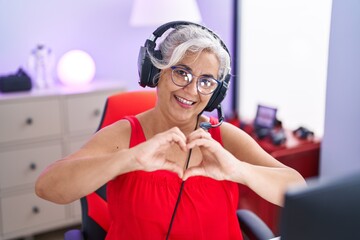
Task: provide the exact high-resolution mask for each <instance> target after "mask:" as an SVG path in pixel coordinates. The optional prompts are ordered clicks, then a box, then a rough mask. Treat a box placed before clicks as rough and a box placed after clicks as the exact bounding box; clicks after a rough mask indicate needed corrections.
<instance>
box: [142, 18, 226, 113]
mask: <svg viewBox="0 0 360 240" xmlns="http://www.w3.org/2000/svg"><path fill="white" fill-rule="evenodd" d="M180 25H194V26H198V27H200V28H202V29H204V30H207V31H208V32H209V33H211V34H212V36H213V37H214V38H215V39H217V40H219V42H220V44H221V46H222V47H223V49H225V51H226V52H227V53H228V54H229V56H230V53H229V50H228V48H227V47H226V45H225V43H224V42H223V41H222V40H221V38H220V37H219V36H218V35H216V34H215V33H214V32H213V31H211V30H210V29H208V28H206V27H204V26H202V25H199V24H197V23H193V22H188V21H173V22H168V23H165V24H163V25H161V26H159V27H158V28H157V29H156V30H155V31H154V32H153V34H152V37H153V39H151V38H149V39H147V40H146V41H145V44H144V46H142V47H140V52H139V57H138V72H139V77H140V79H139V84H140V86H142V87H152V88H153V87H156V86H157V83H158V74H159V73H160V69H158V68H157V67H155V66H154V65H153V63H152V62H151V57H150V56H149V53H150V54H151V55H152V56H154V57H156V58H157V59H162V55H161V52H160V51H159V50H155V47H156V40H157V39H158V38H159V37H161V36H162V35H163V34H164V33H165V32H166V31H167V30H169V29H170V28H176V27H177V26H180ZM230 78H231V75H230V74H229V73H228V74H226V76H225V78H224V80H223V81H221V82H220V84H219V86H218V87H217V89H216V90H215V91H214V93H213V95H212V96H211V98H210V100H209V103H208V105H207V106H206V107H205V109H204V111H209V112H211V111H213V110H214V109H215V108H216V107H217V106H218V105H219V104H220V103H221V102H222V100H223V99H224V98H225V96H226V92H227V89H228V85H229V81H230Z"/></svg>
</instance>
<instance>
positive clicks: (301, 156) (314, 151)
mask: <svg viewBox="0 0 360 240" xmlns="http://www.w3.org/2000/svg"><path fill="white" fill-rule="evenodd" d="M243 130H244V131H245V132H247V133H248V134H249V135H250V136H252V137H253V138H254V139H255V140H256V141H257V143H258V144H259V145H260V146H261V147H262V148H263V149H264V150H265V151H267V152H268V153H269V154H271V155H272V156H273V157H274V158H276V159H277V160H278V161H280V162H281V163H283V164H285V165H287V166H289V167H291V168H294V169H296V170H297V171H298V172H299V173H300V174H301V175H302V176H303V177H304V178H305V179H306V178H311V177H317V176H318V175H319V159H320V141H319V140H317V139H312V140H302V139H299V138H297V137H296V136H294V135H293V133H292V132H291V131H286V138H287V140H286V142H285V143H284V144H282V145H274V144H273V143H272V142H271V139H269V138H264V139H258V138H257V137H256V135H255V134H254V133H253V128H252V126H251V125H246V126H243ZM239 191H240V200H239V208H242V209H249V210H251V211H253V212H254V213H255V214H257V215H258V216H259V217H260V218H261V219H262V220H263V221H264V222H265V223H266V224H267V225H268V226H269V227H270V229H271V230H272V231H273V232H274V233H275V235H278V234H279V230H280V229H279V228H278V226H279V225H278V223H279V217H280V211H281V207H279V206H276V205H274V204H272V203H270V202H268V201H266V200H264V199H262V198H261V197H260V196H258V195H257V194H256V193H255V192H253V191H252V190H251V189H250V188H248V187H246V186H244V185H240V184H239Z"/></svg>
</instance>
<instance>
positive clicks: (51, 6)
mask: <svg viewBox="0 0 360 240" xmlns="http://www.w3.org/2000/svg"><path fill="white" fill-rule="evenodd" d="M198 4H199V8H200V11H201V14H202V18H203V24H204V25H206V26H207V27H209V28H211V29H212V30H214V31H215V32H217V33H218V34H219V35H220V36H221V37H222V39H223V40H224V42H225V43H226V44H227V45H228V47H229V48H230V51H231V40H232V25H231V21H232V16H231V13H232V10H231V7H232V0H225V1H217V0H198ZM131 7H132V0H121V1H118V0H104V1H98V0H76V1H72V0H54V1H47V0H31V1H28V0H0V33H1V37H0V75H4V74H9V73H13V72H15V71H16V70H17V69H18V68H19V67H23V68H26V65H27V64H26V63H27V59H28V56H29V54H30V51H31V49H33V48H34V47H35V46H36V44H38V43H43V44H46V45H47V46H49V47H51V48H52V49H53V52H54V54H55V56H56V58H57V59H58V58H59V57H60V56H61V55H62V54H64V53H65V52H66V51H68V50H71V49H82V50H85V51H87V52H88V53H89V54H91V55H92V56H93V58H94V59H95V61H96V65H97V72H96V78H97V79H119V81H122V82H124V83H125V84H126V86H127V88H128V89H129V90H132V89H139V87H138V84H137V79H138V76H137V56H138V51H139V48H140V46H141V45H143V44H144V42H145V40H146V38H148V37H149V36H150V34H151V33H152V32H153V31H154V30H155V26H154V27H140V28H132V27H130V26H129V19H130V12H131ZM154 7H156V6H154ZM219 9H221V11H219ZM228 99H231V94H230V95H229V96H228V97H227V98H226V100H225V101H224V104H223V105H224V109H225V110H226V109H228V108H229V107H230V105H231V104H230V101H229V100H228Z"/></svg>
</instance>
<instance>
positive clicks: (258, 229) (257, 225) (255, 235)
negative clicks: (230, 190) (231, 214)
mask: <svg viewBox="0 0 360 240" xmlns="http://www.w3.org/2000/svg"><path fill="white" fill-rule="evenodd" d="M236 214H237V217H238V220H239V224H240V228H241V231H242V233H243V235H245V236H244V239H251V240H267V239H271V238H274V237H275V236H274V233H273V232H272V231H271V230H270V228H269V227H268V226H267V225H266V224H265V223H264V222H263V221H262V220H261V219H260V218H259V217H258V216H257V215H255V214H254V213H253V212H251V211H250V210H246V209H239V210H237V211H236Z"/></svg>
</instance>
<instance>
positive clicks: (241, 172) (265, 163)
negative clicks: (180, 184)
mask: <svg viewBox="0 0 360 240" xmlns="http://www.w3.org/2000/svg"><path fill="white" fill-rule="evenodd" d="M221 134H222V140H223V144H224V147H222V146H221V145H220V144H219V143H217V142H216V141H215V140H213V139H212V138H211V136H210V135H209V134H208V133H204V131H202V130H197V131H196V132H194V133H193V134H192V136H191V137H190V143H189V147H194V146H199V147H200V149H201V151H202V153H203V162H202V164H201V165H200V166H198V167H193V168H192V169H189V170H188V171H187V172H186V173H185V179H186V178H188V177H189V176H193V175H206V176H209V177H212V178H215V179H218V180H223V179H225V180H229V181H233V182H238V183H240V184H244V185H246V186H248V187H250V188H251V189H252V190H253V191H254V192H256V193H257V194H258V195H260V196H261V197H263V198H264V199H266V200H267V201H269V202H272V203H274V204H276V205H282V204H283V196H284V192H285V191H286V189H287V188H288V187H289V186H290V185H293V184H305V180H304V178H303V177H302V176H301V175H300V174H299V173H298V172H297V171H296V170H294V169H292V168H289V167H287V166H286V165H284V164H282V163H280V162H279V161H277V160H276V159H274V158H273V157H272V156H271V155H270V154H268V153H266V152H265V151H264V150H263V149H262V148H261V147H260V146H259V145H258V144H257V143H256V141H255V140H254V139H253V138H251V137H250V136H249V135H248V134H246V133H245V132H243V131H242V130H240V129H238V128H236V127H235V126H233V125H231V124H229V123H223V124H222V125H221Z"/></svg>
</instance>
